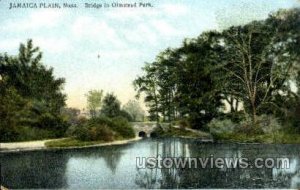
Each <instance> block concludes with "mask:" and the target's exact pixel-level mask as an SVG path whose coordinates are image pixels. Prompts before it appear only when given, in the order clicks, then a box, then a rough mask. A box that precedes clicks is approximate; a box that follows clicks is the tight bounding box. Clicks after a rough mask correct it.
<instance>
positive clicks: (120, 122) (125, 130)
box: [111, 116, 135, 138]
mask: <svg viewBox="0 0 300 190" xmlns="http://www.w3.org/2000/svg"><path fill="white" fill-rule="evenodd" d="M112 122H113V125H112V127H111V128H112V129H113V130H114V131H115V132H117V133H118V134H119V135H120V136H121V137H123V138H134V137H135V133H134V130H133V128H132V126H131V125H130V123H129V122H128V120H127V119H126V118H124V117H120V116H119V117H115V118H113V119H112Z"/></svg>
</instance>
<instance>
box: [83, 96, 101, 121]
mask: <svg viewBox="0 0 300 190" xmlns="http://www.w3.org/2000/svg"><path fill="white" fill-rule="evenodd" d="M102 96H103V90H100V91H99V90H90V91H89V92H88V93H87V94H86V97H87V109H88V110H89V112H90V114H91V116H92V117H96V116H97V112H99V110H100V107H101V104H102Z"/></svg>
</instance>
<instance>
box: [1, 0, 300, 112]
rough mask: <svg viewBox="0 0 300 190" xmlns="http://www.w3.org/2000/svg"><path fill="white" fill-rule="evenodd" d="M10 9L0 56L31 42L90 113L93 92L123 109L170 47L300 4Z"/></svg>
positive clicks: (243, 1) (189, 2)
mask: <svg viewBox="0 0 300 190" xmlns="http://www.w3.org/2000/svg"><path fill="white" fill-rule="evenodd" d="M10 2H11V1H8V0H0V34H1V35H0V52H8V53H9V54H16V52H17V50H18V46H19V43H20V42H25V41H26V40H27V39H29V38H31V39H33V42H34V43H35V45H37V46H39V47H40V48H41V50H42V51H43V52H44V59H43V62H44V63H45V64H46V65H48V66H51V67H54V71H55V75H56V76H58V77H64V78H65V79H66V84H65V88H64V90H65V92H66V93H67V95H68V100H67V103H68V105H69V106H72V107H79V108H83V107H85V103H86V100H85V97H84V94H85V93H86V92H87V91H88V90H91V89H103V90H104V91H105V92H114V93H115V94H116V95H117V96H118V97H119V99H120V100H121V101H122V103H126V102H127V101H128V100H129V99H133V98H134V95H135V92H134V89H133V87H132V81H133V80H134V78H135V77H136V76H137V75H138V74H140V73H141V67H142V66H143V65H144V62H151V61H153V60H154V59H155V56H156V55H157V54H158V53H159V52H160V51H162V50H164V49H166V48H168V47H178V46H180V44H181V43H182V41H183V39H184V38H192V37H197V36H198V35H199V34H200V33H201V32H203V31H206V30H210V29H217V30H220V29H222V28H225V27H226V26H228V25H230V24H243V23H245V22H248V21H251V20H254V19H263V18H266V17H267V15H268V14H269V13H270V12H274V11H276V10H278V9H280V8H291V7H295V6H299V4H300V3H299V1H297V0H265V1H262V0H152V1H150V2H152V3H153V5H154V7H153V8H143V9H141V8H140V9H124V8H123V9H121V8H111V9H86V8H84V2H88V1H84V2H81V1H76V2H77V3H78V6H79V8H78V9H69V10H68V9H12V10H9V9H8V7H9V3H10ZM15 2H20V1H15ZM24 2H25V1H24ZM26 2H41V1H26ZM47 2H50V1H47ZM56 2H59V1H56ZM70 2H71V1H70ZM73 2H74V1H73ZM90 2H98V3H101V2H104V1H99V0H97V1H90ZM105 2H108V3H111V2H116V1H112V0H106V1H105ZM117 2H118V1H117ZM119 2H121V1H119ZM122 2H135V1H122ZM145 2H146V1H145ZM98 54H100V55H101V58H100V59H98V58H97V55H98Z"/></svg>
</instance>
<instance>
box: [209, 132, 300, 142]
mask: <svg viewBox="0 0 300 190" xmlns="http://www.w3.org/2000/svg"><path fill="white" fill-rule="evenodd" d="M214 139H215V140H216V142H220V143H222V142H226V143H260V144H300V135H299V134H288V133H283V132H278V133H273V134H252V135H251V134H245V133H233V134H225V133H224V134H219V135H214Z"/></svg>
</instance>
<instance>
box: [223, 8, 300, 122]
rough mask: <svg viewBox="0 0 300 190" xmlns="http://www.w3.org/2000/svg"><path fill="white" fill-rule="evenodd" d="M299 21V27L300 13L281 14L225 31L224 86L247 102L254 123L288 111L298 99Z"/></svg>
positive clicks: (287, 12) (230, 93)
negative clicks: (262, 116)
mask: <svg viewBox="0 0 300 190" xmlns="http://www.w3.org/2000/svg"><path fill="white" fill-rule="evenodd" d="M295 22H297V23H298V24H299V10H290V11H283V12H282V11H280V12H278V13H276V14H274V15H272V16H270V18H269V19H267V20H264V21H254V22H251V23H249V24H247V25H245V26H235V27H231V28H229V29H227V30H224V31H223V32H222V35H221V37H220V39H221V40H222V46H223V48H224V51H223V53H222V61H223V63H224V64H223V65H222V69H224V71H225V73H224V75H223V76H226V77H225V80H224V78H222V80H223V81H225V83H224V84H225V85H224V86H223V87H225V88H226V89H227V91H228V95H230V96H235V97H238V99H239V100H242V101H243V103H244V107H245V109H246V110H247V112H248V113H249V114H250V115H251V116H252V121H253V124H256V120H257V119H256V116H257V115H258V114H260V113H268V112H274V110H281V111H282V110H284V109H283V108H284V107H285V106H284V105H287V102H288V101H289V100H290V99H292V97H291V96H294V95H293V94H294V93H293V92H292V89H291V82H292V81H293V80H294V77H295V75H297V73H296V72H294V71H297V69H296V68H297V64H296V63H297V61H299V50H298V49H299V43H298V40H299V34H298V33H297V32H295V30H297V29H299V26H298V25H296V24H295ZM298 31H299V30H298ZM297 46H298V48H297ZM297 51H298V52H297ZM224 91H225V90H224ZM270 108H271V109H270Z"/></svg>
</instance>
